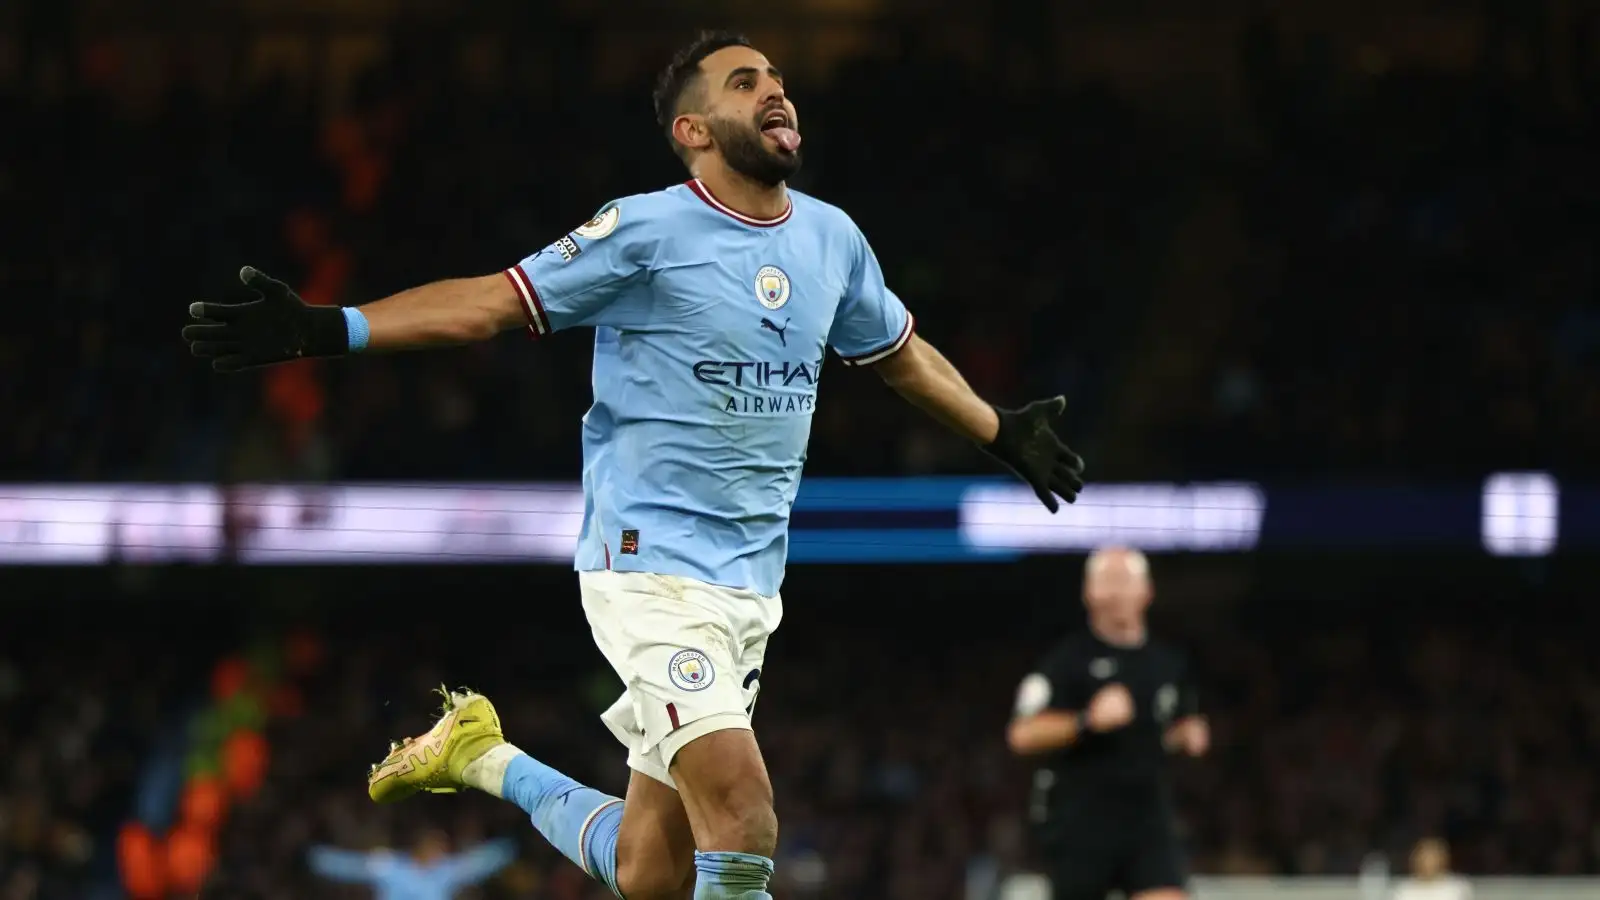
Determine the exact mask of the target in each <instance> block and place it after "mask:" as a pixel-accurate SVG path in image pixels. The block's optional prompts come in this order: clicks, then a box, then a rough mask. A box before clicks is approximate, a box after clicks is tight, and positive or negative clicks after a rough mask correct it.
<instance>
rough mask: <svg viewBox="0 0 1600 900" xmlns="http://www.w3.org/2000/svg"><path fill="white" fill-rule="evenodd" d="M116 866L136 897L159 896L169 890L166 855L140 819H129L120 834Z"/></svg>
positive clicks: (150, 899) (124, 884)
mask: <svg viewBox="0 0 1600 900" xmlns="http://www.w3.org/2000/svg"><path fill="white" fill-rule="evenodd" d="M117 870H118V871H119V872H121V873H122V887H123V890H125V891H127V892H128V896H129V897H132V898H133V900H160V898H162V897H164V896H165V895H166V893H167V861H166V856H165V854H164V853H163V852H162V848H161V845H160V844H159V843H158V842H157V841H156V838H155V835H152V834H151V833H150V830H149V829H148V828H145V827H144V826H143V825H141V824H139V823H138V822H129V823H128V824H126V825H124V826H122V830H121V831H120V832H119V833H118V834H117Z"/></svg>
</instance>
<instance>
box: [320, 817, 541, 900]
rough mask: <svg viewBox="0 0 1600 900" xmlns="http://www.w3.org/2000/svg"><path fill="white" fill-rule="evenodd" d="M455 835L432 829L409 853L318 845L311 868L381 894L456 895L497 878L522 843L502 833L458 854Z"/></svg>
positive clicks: (431, 898) (445, 898) (381, 897)
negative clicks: (453, 850)
mask: <svg viewBox="0 0 1600 900" xmlns="http://www.w3.org/2000/svg"><path fill="white" fill-rule="evenodd" d="M449 850H450V840H449V838H447V837H445V835H444V834H443V833H442V832H438V831H430V832H428V833H426V834H424V835H423V836H422V838H421V839H420V840H418V841H417V845H416V847H415V848H413V849H412V852H411V854H410V855H409V856H402V855H401V854H399V853H395V852H393V851H390V850H374V851H372V852H370V853H359V852H356V851H353V850H338V849H335V848H333V847H312V848H311V851H310V853H309V854H308V855H307V856H308V859H307V862H308V863H309V865H310V866H311V871H313V872H315V873H317V874H318V875H321V876H322V877H323V878H326V879H328V880H330V881H342V882H344V883H346V884H365V885H370V886H371V887H372V890H373V896H374V897H375V898H377V900H450V898H451V897H454V896H455V895H456V894H457V893H458V892H460V891H462V890H464V889H466V888H469V887H471V886H473V885H475V884H478V883H479V882H482V881H484V880H485V879H488V878H492V877H493V876H494V874H495V873H496V872H499V871H500V870H501V869H504V868H505V867H506V866H507V865H508V864H510V862H511V861H512V860H513V859H515V858H516V856H517V846H516V843H515V842H513V841H511V840H509V839H506V838H501V839H500V840H497V841H491V842H490V843H487V844H483V845H481V846H478V847H474V848H473V849H471V850H468V851H466V852H465V853H460V854H457V855H454V856H452V855H451V854H450V852H449Z"/></svg>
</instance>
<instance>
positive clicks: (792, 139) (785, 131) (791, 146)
mask: <svg viewBox="0 0 1600 900" xmlns="http://www.w3.org/2000/svg"><path fill="white" fill-rule="evenodd" d="M767 134H770V135H772V139H773V140H775V141H777V142H778V146H779V147H782V148H783V149H785V150H787V151H789V152H790V153H793V152H794V151H796V150H798V149H800V132H798V131H795V130H794V129H793V128H784V127H782V126H781V125H780V126H778V127H776V128H768V129H767Z"/></svg>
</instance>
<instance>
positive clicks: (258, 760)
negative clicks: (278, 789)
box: [222, 731, 268, 798]
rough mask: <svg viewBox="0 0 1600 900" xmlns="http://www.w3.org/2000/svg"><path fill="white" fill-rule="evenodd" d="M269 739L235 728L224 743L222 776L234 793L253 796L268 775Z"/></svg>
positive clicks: (230, 791) (240, 796) (229, 790)
mask: <svg viewBox="0 0 1600 900" xmlns="http://www.w3.org/2000/svg"><path fill="white" fill-rule="evenodd" d="M267 759H268V750H267V741H266V738H263V737H262V736H261V735H259V734H257V733H256V732H253V731H235V732H234V733H233V734H232V735H230V736H229V737H228V739H227V740H226V741H224V742H223V744H222V778H223V780H224V781H225V782H226V783H227V785H228V792H229V793H230V794H232V795H233V796H234V797H239V798H243V797H250V796H253V795H254V794H255V792H256V791H258V790H260V788H261V783H262V782H263V781H265V780H266V777H267Z"/></svg>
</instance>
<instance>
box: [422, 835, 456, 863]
mask: <svg viewBox="0 0 1600 900" xmlns="http://www.w3.org/2000/svg"><path fill="white" fill-rule="evenodd" d="M449 851H450V839H449V838H447V837H445V835H444V834H443V833H442V832H438V831H429V832H426V833H424V834H423V835H422V837H421V838H419V839H418V840H417V846H416V848H415V850H414V851H413V855H414V856H415V857H416V858H417V860H418V861H420V862H431V861H433V860H436V859H438V858H440V857H442V856H444V855H445V854H446V853H448V852H449Z"/></svg>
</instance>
